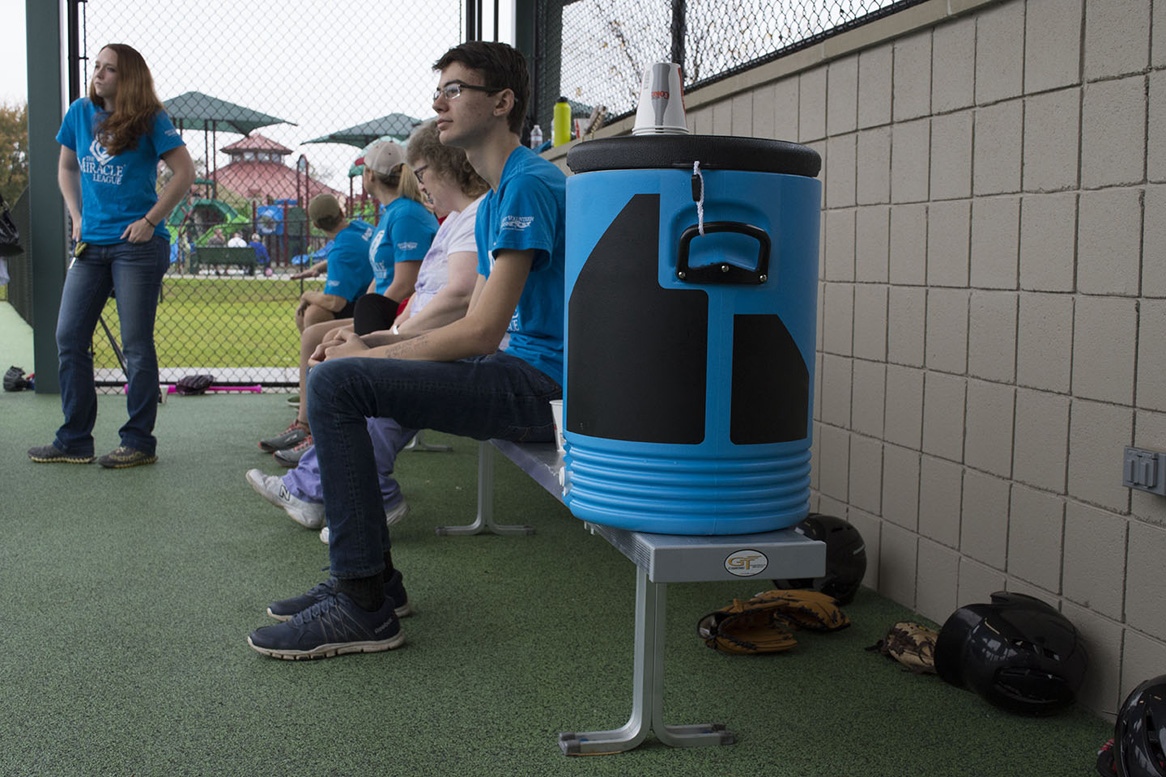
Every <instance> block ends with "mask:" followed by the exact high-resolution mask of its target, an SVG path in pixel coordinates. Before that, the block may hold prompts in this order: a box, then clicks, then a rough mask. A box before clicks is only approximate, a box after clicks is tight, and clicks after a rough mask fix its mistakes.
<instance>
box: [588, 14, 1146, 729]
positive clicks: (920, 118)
mask: <svg viewBox="0 0 1166 777" xmlns="http://www.w3.org/2000/svg"><path fill="white" fill-rule="evenodd" d="M688 119H689V125H690V128H691V130H692V131H693V132H694V133H697V134H715V135H746V136H757V137H768V138H778V139H783V140H796V141H798V142H801V143H804V144H807V145H809V146H811V147H813V148H814V149H816V150H817V151H818V152H819V153H820V154H821V155H822V158H823V162H824V165H823V180H824V183H825V186H824V201H823V203H822V205H823V208H822V252H821V284H820V287H819V299H818V304H819V315H820V317H819V325H818V354H817V365H816V367H817V374H816V380H817V384H816V394H815V402H816V406H815V415H814V420H815V423H814V434H815V440H814V476H813V477H814V480H813V485H814V489H815V491H814V505H813V506H814V507H815V508H816V509H818V510H820V511H822V512H826V513H832V514H836V515H840V516H844V517H846V518H847V519H849V520H850V521H851V522H853V523H854V524H855V525H856V526H857V527H858V528H859V529H860V531H861V532H862V534H863V536H864V537H865V538H866V542H867V552H868V557H869V559H870V566H869V571H868V573H867V578H866V584H867V585H869V586H870V587H871V588H874V589H876V590H877V591H879V592H880V593H882V594H885V595H887V596H889V597H891V598H892V599H894V600H896V601H898V602H901V603H903V604H905V605H908V606H910V607H912V608H914V609H915V610H917V611H918V612H919V613H921V614H922V615H924V616H926V617H928V618H931V619H933V620H935V621H937V622H939V623H942V622H943V621H944V620H945V619H946V618H947V616H948V615H949V614H950V613H951V612H952V611H953V610H954V609H956V608H957V607H959V606H961V605H963V604H967V603H970V602H977V601H986V600H987V598H988V595H989V594H990V593H991V592H993V591H996V590H1000V589H1008V590H1012V591H1020V592H1024V593H1030V594H1033V595H1035V596H1038V597H1040V598H1042V599H1044V600H1045V601H1048V602H1051V603H1053V604H1054V605H1055V606H1057V607H1059V608H1060V609H1061V610H1062V611H1063V612H1064V613H1065V614H1066V615H1067V616H1068V617H1069V618H1070V619H1071V620H1072V621H1073V623H1075V624H1076V625H1077V627H1078V628H1079V629H1080V630H1081V631H1082V632H1084V634H1085V635H1086V637H1087V639H1088V644H1089V648H1090V652H1091V655H1092V665H1091V671H1090V676H1089V679H1088V681H1087V686H1086V688H1085V689H1084V692H1083V702H1084V703H1085V704H1086V705H1087V706H1088V707H1089V708H1091V709H1093V710H1095V711H1097V712H1100V713H1102V714H1106V715H1110V714H1112V713H1113V712H1114V711H1115V710H1116V708H1117V706H1118V705H1119V704H1120V701H1121V699H1122V698H1124V695H1125V694H1126V693H1128V692H1129V690H1130V689H1131V688H1132V687H1133V686H1134V685H1136V684H1137V683H1138V682H1140V681H1141V680H1143V679H1145V678H1147V677H1149V676H1151V675H1154V674H1160V673H1163V672H1166V498H1163V497H1158V496H1151V495H1148V494H1145V493H1141V492H1131V491H1130V490H1129V489H1127V488H1123V487H1122V485H1121V481H1122V477H1121V475H1122V466H1121V465H1122V454H1123V448H1124V446H1126V445H1131V444H1133V445H1138V446H1143V447H1147V448H1154V449H1158V450H1166V0H962V1H961V0H933V1H932V2H926V3H923V4H921V5H919V6H915V7H913V8H910V9H907V10H905V11H901V12H899V13H897V14H895V15H893V16H891V17H888V18H886V19H884V20H880V21H878V22H875V23H872V24H870V25H867V26H865V27H863V28H860V29H858V30H855V31H852V32H850V33H847V34H844V35H841V36H838V37H836V38H833V39H830V40H828V41H826V42H824V43H823V44H821V45H819V46H816V47H814V48H812V49H808V50H805V51H802V52H799V53H797V54H794V55H792V56H790V57H786V58H783V59H782V60H781V61H779V62H775V63H771V64H769V65H766V66H763V67H759V68H756V69H754V70H752V71H749V72H748V73H745V74H743V75H740V76H738V77H736V78H733V79H729V80H727V81H725V82H722V83H719V84H715V85H713V86H711V87H706V88H704V89H701V90H698V91H694V92H692V93H691V94H690V95H689V96H688ZM625 125H626V126H625ZM629 129H630V121H628V122H624V123H623V124H622V125H617V126H615V127H612V128H611V130H610V133H611V134H619V133H621V132H626V131H628V130H629ZM605 134H608V133H605ZM888 625H889V624H888Z"/></svg>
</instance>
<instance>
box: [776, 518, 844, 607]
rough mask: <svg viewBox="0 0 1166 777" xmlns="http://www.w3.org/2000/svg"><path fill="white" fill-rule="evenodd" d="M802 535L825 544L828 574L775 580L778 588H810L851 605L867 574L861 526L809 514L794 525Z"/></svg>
mask: <svg viewBox="0 0 1166 777" xmlns="http://www.w3.org/2000/svg"><path fill="white" fill-rule="evenodd" d="M794 530H795V531H796V532H798V533H799V534H803V535H805V536H806V537H809V538H810V539H812V540H820V541H822V542H824V543H826V574H825V575H823V576H822V577H813V578H809V577H807V578H801V579H797V580H774V581H773V585H774V587H776V588H811V589H813V590H815V591H821V592H822V593H824V594H826V595H827V596H832V597H834V599H835V601H837V602H838V603H839V604H848V603H849V602H850V601H851V600H853V599H854V595H855V594H856V593H858V587H859V586H860V585H862V576H863V575H865V574H866V543H864V542H863V541H862V535H861V534H859V533H858V529H856V528H854V526H852V525H851V524H850V523H848V522H846V521H844V520H842V519H841V518H836V517H835V516H833V515H822V514H821V513H810V514H809V515H807V516H806V517H805V518H803V519H802V521H801V523H799V524H798V525H797V526H795V527H794Z"/></svg>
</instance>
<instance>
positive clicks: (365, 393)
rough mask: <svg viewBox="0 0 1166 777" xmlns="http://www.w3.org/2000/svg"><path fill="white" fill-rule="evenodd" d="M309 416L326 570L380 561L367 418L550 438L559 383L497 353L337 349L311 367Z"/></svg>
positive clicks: (383, 532)
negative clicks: (379, 353) (370, 354)
mask: <svg viewBox="0 0 1166 777" xmlns="http://www.w3.org/2000/svg"><path fill="white" fill-rule="evenodd" d="M307 391H308V423H309V425H310V426H311V427H312V438H313V440H314V441H315V443H316V455H317V457H318V460H319V464H320V479H321V482H322V483H323V484H324V512H325V515H326V516H327V519H328V526H329V534H330V539H329V543H328V555H329V559H330V561H331V566H332V574H333V576H335V577H338V578H341V579H350V578H359V577H371V576H373V575H376V574H379V573H380V572H382V571H383V570H384V553H385V551H386V550H388V549H389V545H390V542H389V531H388V527H386V526H385V510H384V506H383V504H382V501H381V492H380V487H379V485H378V484H377V472H376V462H375V460H374V456H373V446H372V441H371V439H370V438H369V433H368V427H367V425H366V421H365V419H366V418H373V417H379V418H386V417H387V418H393V419H394V420H396V421H397V423H399V424H400V425H401V426H403V427H407V428H410V429H435V430H437V431H439V432H448V433H450V434H456V435H461V436H464V437H472V438H474V439H476V440H488V439H490V438H494V437H501V438H504V439H507V440H513V441H515V442H546V441H549V440H551V439H553V436H552V435H553V432H554V420H553V419H552V418H551V408H550V405H549V404H548V403H549V402H550V400H552V399H558V398H559V397H561V396H562V389H561V388H560V386H559V384H558V383H556V382H555V381H554V380H552V379H551V378H550V377H548V376H547V375H546V374H544V373H543V372H541V371H539V370H537V369H535V368H534V367H531V366H530V365H529V364H527V363H526V362H524V361H523V360H521V359H519V358H516V357H514V356H509V355H507V354H503V353H496V354H493V355H491V356H480V357H476V358H473V359H463V360H460V361H454V362H432V361H409V360H404V359H337V360H335V361H326V362H324V363H323V364H321V365H319V366H317V367H314V368H313V369H312V371H311V373H310V374H309V375H308V387H307Z"/></svg>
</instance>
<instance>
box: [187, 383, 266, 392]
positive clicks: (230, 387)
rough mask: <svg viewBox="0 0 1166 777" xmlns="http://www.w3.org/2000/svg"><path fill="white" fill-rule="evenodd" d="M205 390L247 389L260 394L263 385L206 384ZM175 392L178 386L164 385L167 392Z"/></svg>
mask: <svg viewBox="0 0 1166 777" xmlns="http://www.w3.org/2000/svg"><path fill="white" fill-rule="evenodd" d="M206 390H207V391H248V392H250V393H252V394H262V393H263V386H260V385H258V384H256V385H254V386H207V387H206ZM177 392H178V388H177V387H176V386H174V385H169V386H167V387H166V393H167V394H175V393H177Z"/></svg>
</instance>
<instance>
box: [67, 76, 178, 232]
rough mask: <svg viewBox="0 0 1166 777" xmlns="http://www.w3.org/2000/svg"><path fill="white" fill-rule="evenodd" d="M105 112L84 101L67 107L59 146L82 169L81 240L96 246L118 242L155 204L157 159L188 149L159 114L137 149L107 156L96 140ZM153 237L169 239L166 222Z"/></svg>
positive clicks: (85, 99)
mask: <svg viewBox="0 0 1166 777" xmlns="http://www.w3.org/2000/svg"><path fill="white" fill-rule="evenodd" d="M107 116H109V114H108V113H107V112H106V111H104V110H102V109H100V108H98V107H97V106H96V105H94V104H93V103H92V102H90V100H89V98H88V97H82V98H81V99H80V100H77V101H75V102H74V103H73V104H72V105H70V106H69V110H68V112H67V113H65V119H64V121H62V122H61V129H60V130H59V131H58V132H57V142H58V143H60V144H61V145H62V146H64V147H65V148H67V149H69V150H71V151H73V152H74V153H75V154H77V163H78V164H79V165H80V167H81V239H82V240H84V241H85V242H87V243H93V244H94V245H111V244H113V243H121V242H122V237H121V236H122V233H124V232H125V231H126V227H128V226H129V225H130V224H132V223H133V222H135V221H137V220H138V219H140V218H142V216H144V215H146V213H147V212H148V211H149V210H150V208H152V207H154V203H156V202H157V201H158V194H157V192H156V191H155V185H156V184H157V180H158V160H159V159H161V158H162V155H163V154H165V153H166V152H167V151H170V150H171V149H175V148H178V147H179V146H183V145H186V144H185V143H183V142H182V137H181V136H180V135H179V134H178V130H176V129H174V125H173V124H172V123H171V122H170V117H169V116H167V115H166V113H165V112H163V111H159V112H158V115H157V116H155V117H154V124H153V126H152V127H151V128H150V132H149V133H148V134H146V135H143V136H142V137H141V138H139V139H138V145H137V147H136V148H127V149H125V150H124V151H122V152H121V153H120V154H118V155H117V156H110V155H109V154H108V152H106V150H105V146H103V145H101V143H100V141H98V140H97V138H96V137H95V135H96V131H97V126H98V125H99V124H100V123H101V121H102V120H104V119H105V118H106V117H107ZM154 234H155V235H157V236H159V237H164V238H166V239H167V240H169V239H170V232H169V230H167V229H166V224H165V222H159V223H158V226H157V227H155V228H154Z"/></svg>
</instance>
